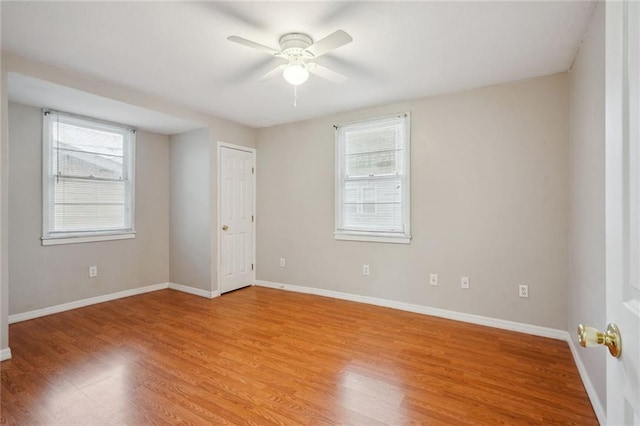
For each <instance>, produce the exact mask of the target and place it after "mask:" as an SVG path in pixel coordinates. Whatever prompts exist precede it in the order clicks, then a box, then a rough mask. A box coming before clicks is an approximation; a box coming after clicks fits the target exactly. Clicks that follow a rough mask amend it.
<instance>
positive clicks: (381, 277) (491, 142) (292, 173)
mask: <svg viewBox="0 0 640 426" xmlns="http://www.w3.org/2000/svg"><path fill="white" fill-rule="evenodd" d="M567 89H568V86H567V77H566V75H564V74H558V75H553V76H548V77H542V78H536V79H531V80H526V81H521V82H515V83H509V84H502V85H497V86H492V87H487V88H482V89H476V90H470V91H466V92H462V93H456V94H451V95H445V96H439V97H433V98H426V99H420V100H416V101H411V102H404V103H398V104H395V105H388V106H383V107H379V108H371V109H366V110H359V111H353V112H349V113H344V114H340V115H335V116H331V117H327V118H322V119H316V120H310V121H305V122H299V123H294V124H289V125H282V126H277V127H273V128H266V129H261V130H259V131H258V159H257V164H258V167H257V173H258V174H257V182H258V192H257V194H258V195H257V235H258V240H257V265H258V269H257V276H258V279H260V280H267V281H274V282H280V283H286V284H294V285H301V286H309V287H315V288H321V289H327V290H335V291H341V292H346V293H353V294H357V295H364V296H373V297H379V298H384V299H390V300H396V301H402V302H410V303H415V304H419V305H425V306H430V307H437V308H443V309H449V310H453V311H459V312H465V313H472V314H478V315H484V316H488V317H493V318H500V319H505V320H512V321H519V322H523V323H528V324H535V325H540V326H547V327H553V328H557V329H565V328H566V324H567V315H566V306H567V293H566V281H567V227H568V224H567V210H568V187H567V185H568V177H567V162H568V158H567V155H568V99H567V95H568V90H567ZM403 111H411V114H412V116H411V155H412V158H411V167H412V170H411V179H412V181H411V231H412V235H413V240H412V242H411V244H410V245H398V244H384V243H369V242H350V241H335V240H334V239H333V235H332V233H333V226H334V132H333V128H332V124H334V123H339V122H345V121H351V120H356V119H361V118H366V117H376V116H379V115H384V114H390V113H398V112H403ZM281 257H284V258H285V259H286V265H287V266H286V268H280V266H279V259H280V258H281ZM365 263H366V264H369V265H371V275H370V276H368V277H365V276H363V275H362V273H361V270H362V264H365ZM429 273H437V274H439V279H440V285H439V286H438V287H433V286H430V285H429V283H428V278H429ZM463 275H464V276H469V277H470V279H471V288H470V289H469V290H462V289H461V288H460V277H461V276H463ZM519 284H528V285H529V293H530V297H529V298H528V299H522V298H519V297H518V285H519Z"/></svg>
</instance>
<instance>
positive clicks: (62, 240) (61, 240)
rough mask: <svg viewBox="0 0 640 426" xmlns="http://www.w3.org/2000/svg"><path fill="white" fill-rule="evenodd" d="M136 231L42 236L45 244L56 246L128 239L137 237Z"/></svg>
mask: <svg viewBox="0 0 640 426" xmlns="http://www.w3.org/2000/svg"><path fill="white" fill-rule="evenodd" d="M135 237H136V233H135V232H126V233H123V234H102V235H92V236H90V237H89V236H87V237H47V238H44V237H43V238H42V245H43V246H55V245H59V244H75V243H92V242H96V241H111V240H128V239H131V238H135Z"/></svg>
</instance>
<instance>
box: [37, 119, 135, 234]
mask: <svg viewBox="0 0 640 426" xmlns="http://www.w3.org/2000/svg"><path fill="white" fill-rule="evenodd" d="M42 112H43V119H42V130H43V131H42V238H41V240H42V245H43V246H49V245H58V244H73V243H88V242H94V241H109V240H123V239H130V238H135V235H136V232H135V164H136V159H135V152H136V137H135V134H136V129H134V128H131V127H129V126H125V125H123V124H118V123H112V122H109V121H104V120H99V119H95V118H91V117H85V116H82V115H77V114H71V113H66V112H61V111H54V110H48V109H44V110H42ZM56 114H58V115H60V116H63V117H69V118H73V119H77V120H83V121H86V122H87V124H88V126H87V127H90V126H91V124H93V125H95V126H96V127H98V128H104V127H105V126H107V127H111V128H115V129H121V130H122V131H123V133H124V132H129V133H130V135H129V137H128V138H127V140H128V143H125V147H124V152H125V155H124V159H125V161H124V162H123V165H124V175H125V180H126V181H128V184H127V185H125V206H126V209H127V210H128V211H129V214H128V215H127V216H126V217H125V227H124V228H123V229H109V230H95V231H77V232H73V231H70V232H55V231H51V229H50V226H51V225H50V219H51V214H52V209H53V202H52V201H53V182H54V175H53V170H52V161H51V152H52V146H51V142H52V135H51V126H52V122H53V116H54V115H56Z"/></svg>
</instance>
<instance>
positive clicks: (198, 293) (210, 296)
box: [168, 283, 220, 299]
mask: <svg viewBox="0 0 640 426" xmlns="http://www.w3.org/2000/svg"><path fill="white" fill-rule="evenodd" d="M168 285H169V288H170V289H171V290H176V291H181V292H183V293H188V294H193V295H195V296H200V297H205V298H207V299H213V298H214V297H218V296H220V293H219V292H217V291H207V290H202V289H201V288H195V287H191V286H188V285H182V284H176V283H168Z"/></svg>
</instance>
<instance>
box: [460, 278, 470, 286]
mask: <svg viewBox="0 0 640 426" xmlns="http://www.w3.org/2000/svg"><path fill="white" fill-rule="evenodd" d="M460 287H462V288H469V277H462V278H460Z"/></svg>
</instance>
